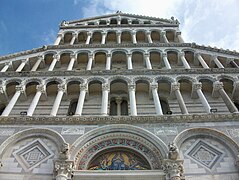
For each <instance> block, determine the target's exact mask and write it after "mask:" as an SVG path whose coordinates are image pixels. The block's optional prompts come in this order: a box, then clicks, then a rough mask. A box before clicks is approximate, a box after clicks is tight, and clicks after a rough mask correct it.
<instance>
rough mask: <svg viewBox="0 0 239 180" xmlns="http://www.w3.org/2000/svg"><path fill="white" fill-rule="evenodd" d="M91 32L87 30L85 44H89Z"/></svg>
mask: <svg viewBox="0 0 239 180" xmlns="http://www.w3.org/2000/svg"><path fill="white" fill-rule="evenodd" d="M91 36H92V33H91V32H87V39H86V42H85V44H90V39H91Z"/></svg>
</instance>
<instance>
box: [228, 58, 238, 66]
mask: <svg viewBox="0 0 239 180" xmlns="http://www.w3.org/2000/svg"><path fill="white" fill-rule="evenodd" d="M229 63H230V64H231V65H232V67H235V68H239V65H237V63H236V62H235V61H234V59H230V60H229Z"/></svg>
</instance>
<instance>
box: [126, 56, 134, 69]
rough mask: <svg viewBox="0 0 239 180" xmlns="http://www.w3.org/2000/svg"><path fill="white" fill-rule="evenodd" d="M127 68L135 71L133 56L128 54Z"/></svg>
mask: <svg viewBox="0 0 239 180" xmlns="http://www.w3.org/2000/svg"><path fill="white" fill-rule="evenodd" d="M127 67H128V69H133V65H132V54H127Z"/></svg>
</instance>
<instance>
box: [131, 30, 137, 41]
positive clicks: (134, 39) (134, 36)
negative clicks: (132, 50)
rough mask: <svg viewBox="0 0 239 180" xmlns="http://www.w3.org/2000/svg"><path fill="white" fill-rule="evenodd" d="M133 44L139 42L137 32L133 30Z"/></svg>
mask: <svg viewBox="0 0 239 180" xmlns="http://www.w3.org/2000/svg"><path fill="white" fill-rule="evenodd" d="M132 38H133V44H137V39H136V32H132Z"/></svg>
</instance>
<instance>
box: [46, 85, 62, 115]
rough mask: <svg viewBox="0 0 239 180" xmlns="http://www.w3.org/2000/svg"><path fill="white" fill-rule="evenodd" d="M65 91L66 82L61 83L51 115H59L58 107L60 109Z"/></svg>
mask: <svg viewBox="0 0 239 180" xmlns="http://www.w3.org/2000/svg"><path fill="white" fill-rule="evenodd" d="M65 92H66V84H59V85H58V92H57V95H56V99H55V101H54V104H53V107H52V109H51V113H50V115H51V116H56V115H57V112H58V109H59V107H60V104H61V100H62V97H63V95H64V93H65Z"/></svg>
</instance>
